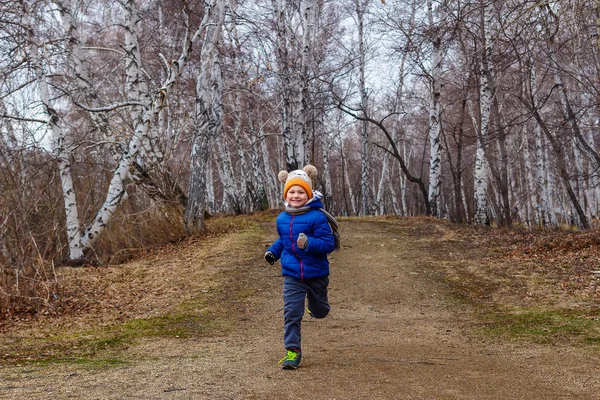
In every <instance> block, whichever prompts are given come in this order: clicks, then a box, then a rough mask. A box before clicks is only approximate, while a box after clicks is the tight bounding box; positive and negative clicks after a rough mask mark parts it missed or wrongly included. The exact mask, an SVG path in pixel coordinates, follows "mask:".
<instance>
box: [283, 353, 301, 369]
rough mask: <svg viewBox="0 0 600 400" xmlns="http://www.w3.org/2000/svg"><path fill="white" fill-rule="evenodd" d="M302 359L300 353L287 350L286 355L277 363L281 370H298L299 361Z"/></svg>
mask: <svg viewBox="0 0 600 400" xmlns="http://www.w3.org/2000/svg"><path fill="white" fill-rule="evenodd" d="M301 359H302V353H301V352H299V351H295V350H288V351H287V355H286V356H285V357H283V358H282V359H281V361H279V364H281V368H283V369H298V365H299V364H300V360H301Z"/></svg>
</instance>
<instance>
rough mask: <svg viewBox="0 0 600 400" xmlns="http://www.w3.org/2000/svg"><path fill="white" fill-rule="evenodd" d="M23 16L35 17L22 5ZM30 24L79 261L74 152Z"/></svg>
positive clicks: (35, 63) (71, 245) (68, 222)
mask: <svg viewBox="0 0 600 400" xmlns="http://www.w3.org/2000/svg"><path fill="white" fill-rule="evenodd" d="M22 9H23V13H24V15H25V16H26V19H27V18H29V17H31V16H32V14H31V13H30V12H29V10H28V9H27V5H26V4H25V3H23V4H22ZM27 22H28V26H29V29H28V36H29V37H28V39H29V42H30V43H32V44H33V54H32V57H33V66H34V71H35V74H36V78H37V82H38V88H39V95H40V99H41V101H42V104H43V105H44V108H45V112H46V114H47V115H48V127H49V128H50V131H51V132H52V153H53V155H54V158H55V159H56V162H57V165H58V171H59V174H60V180H61V187H62V194H63V203H64V207H65V217H66V230H67V242H68V244H69V258H70V259H71V260H77V259H80V258H83V247H82V246H81V230H80V223H79V213H78V209H77V197H76V195H75V186H74V184H73V175H72V172H71V150H70V149H69V145H68V142H67V140H66V135H65V131H64V130H63V126H62V125H61V118H60V116H59V114H58V112H57V110H56V108H55V107H54V105H53V104H52V102H51V100H50V99H51V95H50V87H49V86H50V85H49V84H48V81H47V79H48V77H47V76H46V72H45V71H44V69H43V67H42V65H43V61H42V55H41V53H40V48H39V46H37V45H36V44H35V43H37V41H36V40H35V34H34V30H33V21H27Z"/></svg>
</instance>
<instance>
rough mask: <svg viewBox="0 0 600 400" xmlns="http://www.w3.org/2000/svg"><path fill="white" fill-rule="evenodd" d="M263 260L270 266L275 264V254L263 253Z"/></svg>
mask: <svg viewBox="0 0 600 400" xmlns="http://www.w3.org/2000/svg"><path fill="white" fill-rule="evenodd" d="M265 260H266V261H267V262H268V263H269V264H271V265H273V264H275V261H276V260H275V254H273V253H271V252H270V251H267V252H266V253H265Z"/></svg>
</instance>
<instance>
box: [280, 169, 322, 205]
mask: <svg viewBox="0 0 600 400" xmlns="http://www.w3.org/2000/svg"><path fill="white" fill-rule="evenodd" d="M317 174H318V171H317V168H316V167H315V166H313V165H307V166H305V167H304V168H303V169H297V170H295V171H292V172H287V171H279V174H278V175H277V178H278V179H279V182H281V183H285V186H284V187H283V198H284V199H285V198H286V197H287V193H288V190H290V188H291V187H292V186H294V185H298V186H300V187H302V189H304V191H306V194H307V195H308V199H309V200H310V199H312V197H313V190H312V186H313V181H314V180H315V179H316V178H317Z"/></svg>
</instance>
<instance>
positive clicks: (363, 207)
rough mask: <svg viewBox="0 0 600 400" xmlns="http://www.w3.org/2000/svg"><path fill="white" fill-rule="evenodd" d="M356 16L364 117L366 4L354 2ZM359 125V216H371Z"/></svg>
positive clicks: (364, 138) (363, 128) (363, 131)
mask: <svg viewBox="0 0 600 400" xmlns="http://www.w3.org/2000/svg"><path fill="white" fill-rule="evenodd" d="M354 5H355V7H356V16H357V20H358V57H359V64H358V68H359V78H358V79H359V80H358V84H359V90H360V109H361V113H360V114H361V115H362V116H363V117H364V116H365V115H366V113H367V103H368V98H367V88H366V86H365V67H366V54H365V52H366V49H365V39H364V15H365V10H366V3H364V2H361V0H355V1H354ZM359 124H360V143H361V152H360V193H361V197H360V215H367V214H371V204H370V197H371V196H369V193H370V185H369V179H370V178H369V137H368V132H367V121H359Z"/></svg>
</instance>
